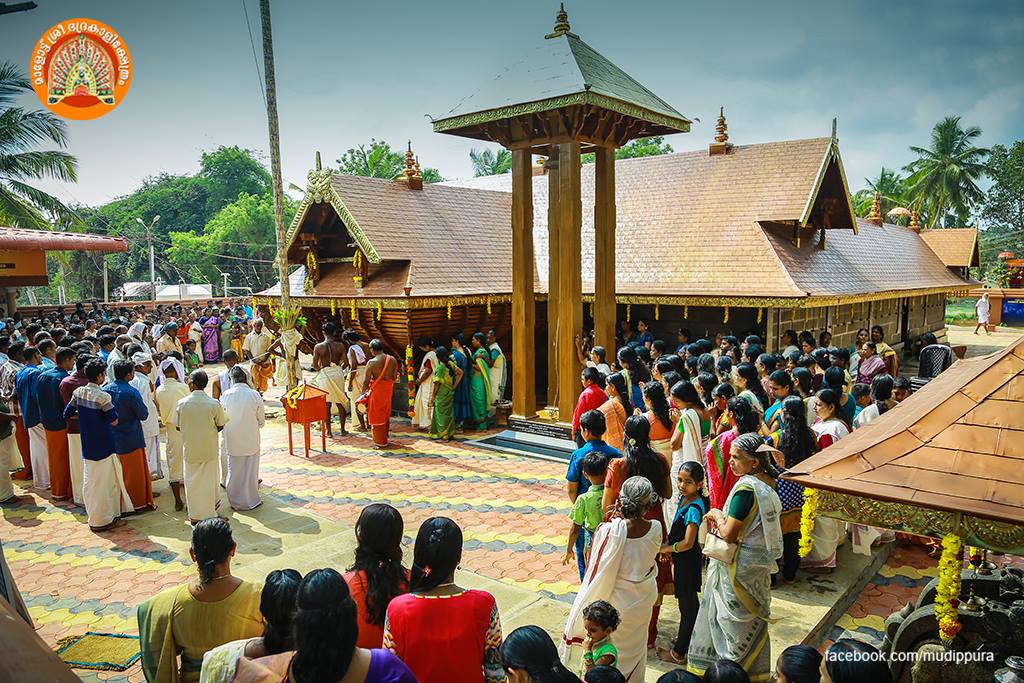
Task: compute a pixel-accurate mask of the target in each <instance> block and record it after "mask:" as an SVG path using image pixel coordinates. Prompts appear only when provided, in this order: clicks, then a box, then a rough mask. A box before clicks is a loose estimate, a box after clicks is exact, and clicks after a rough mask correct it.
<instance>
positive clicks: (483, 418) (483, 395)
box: [469, 332, 491, 430]
mask: <svg viewBox="0 0 1024 683" xmlns="http://www.w3.org/2000/svg"><path fill="white" fill-rule="evenodd" d="M472 344H473V358H472V364H471V366H470V370H471V372H470V374H469V410H470V421H472V422H473V424H474V425H475V426H476V428H477V429H481V430H483V429H487V426H488V424H489V423H488V420H487V409H488V407H489V406H490V404H491V366H490V363H489V362H488V361H489V358H490V357H489V356H488V354H487V338H486V337H485V336H484V334H483V332H477V333H476V334H474V335H473V341H472Z"/></svg>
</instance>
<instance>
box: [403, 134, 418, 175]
mask: <svg viewBox="0 0 1024 683" xmlns="http://www.w3.org/2000/svg"><path fill="white" fill-rule="evenodd" d="M415 162H416V157H415V156H414V155H413V153H412V140H409V147H408V149H406V151H405V171H404V173H405V177H406V178H412V177H413V176H415V175H417V173H416V169H415V168H414V166H415Z"/></svg>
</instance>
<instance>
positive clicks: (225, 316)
mask: <svg viewBox="0 0 1024 683" xmlns="http://www.w3.org/2000/svg"><path fill="white" fill-rule="evenodd" d="M234 324H235V319H234V316H233V315H232V312H231V309H230V308H225V309H223V310H222V311H221V312H220V331H219V332H220V354H221V356H223V355H224V352H225V351H227V350H228V349H230V348H231V328H232V327H233V326H234ZM240 357H241V356H240Z"/></svg>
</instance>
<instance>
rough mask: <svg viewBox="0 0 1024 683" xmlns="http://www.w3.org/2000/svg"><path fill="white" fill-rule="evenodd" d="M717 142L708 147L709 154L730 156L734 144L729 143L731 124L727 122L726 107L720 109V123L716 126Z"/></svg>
mask: <svg viewBox="0 0 1024 683" xmlns="http://www.w3.org/2000/svg"><path fill="white" fill-rule="evenodd" d="M715 133H716V134H715V141H714V142H712V143H711V145H710V146H709V147H708V154H710V155H712V156H714V155H716V154H728V153H729V148H731V147H732V144H731V143H730V142H729V124H727V123H726V122H725V107H719V109H718V123H717V124H716V125H715Z"/></svg>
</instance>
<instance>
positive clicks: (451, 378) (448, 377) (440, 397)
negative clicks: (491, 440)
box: [430, 346, 462, 441]
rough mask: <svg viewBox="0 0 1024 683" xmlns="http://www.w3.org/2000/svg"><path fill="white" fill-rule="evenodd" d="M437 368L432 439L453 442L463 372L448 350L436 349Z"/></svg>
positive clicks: (433, 398) (431, 426) (432, 403)
mask: <svg viewBox="0 0 1024 683" xmlns="http://www.w3.org/2000/svg"><path fill="white" fill-rule="evenodd" d="M434 353H435V354H436V355H437V366H436V367H435V368H434V393H432V394H431V395H430V408H431V410H432V411H433V414H432V416H431V418H430V438H432V439H444V440H445V441H451V440H452V436H453V435H454V434H455V387H457V386H459V382H461V381H462V370H461V369H459V366H458V365H456V364H455V361H453V360H452V359H451V356H449V355H448V349H446V348H445V347H443V346H438V347H437V348H436V349H434Z"/></svg>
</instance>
